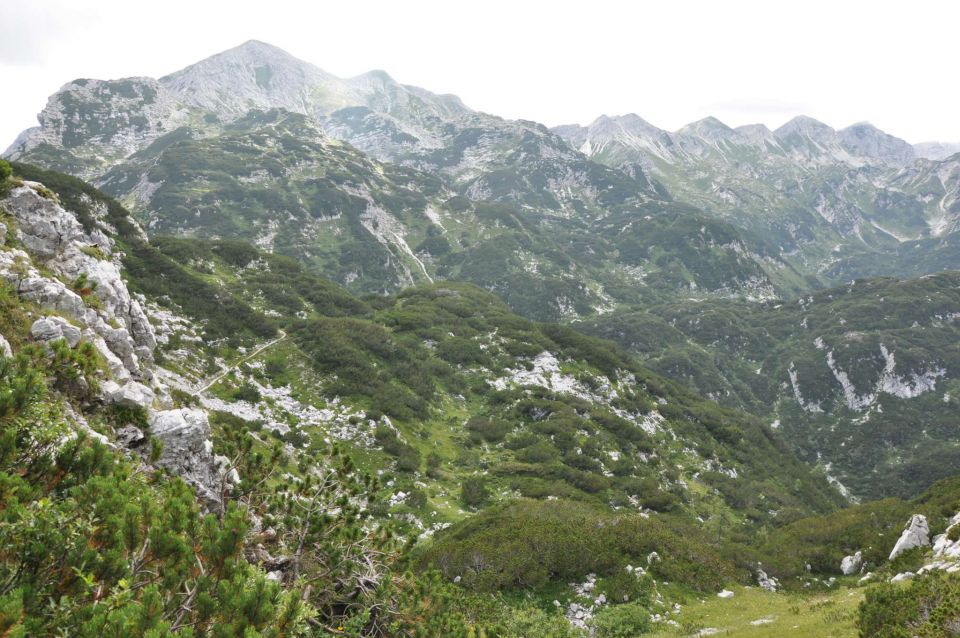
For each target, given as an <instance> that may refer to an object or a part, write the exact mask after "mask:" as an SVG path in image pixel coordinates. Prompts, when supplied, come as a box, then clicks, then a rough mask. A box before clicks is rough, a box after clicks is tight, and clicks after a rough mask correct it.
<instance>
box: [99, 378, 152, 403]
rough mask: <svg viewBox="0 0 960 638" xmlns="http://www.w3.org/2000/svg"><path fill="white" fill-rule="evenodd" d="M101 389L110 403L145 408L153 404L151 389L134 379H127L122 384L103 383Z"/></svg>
mask: <svg viewBox="0 0 960 638" xmlns="http://www.w3.org/2000/svg"><path fill="white" fill-rule="evenodd" d="M103 390H104V392H105V393H107V395H106V399H107V400H108V401H109V402H110V403H116V404H117V405H122V406H127V407H131V408H143V409H145V410H149V409H150V407H151V406H152V405H153V390H151V389H150V388H148V387H147V386H145V385H143V384H142V383H138V382H136V381H128V382H127V383H124V384H123V385H117V384H115V383H111V384H109V385H108V384H104V386H103Z"/></svg>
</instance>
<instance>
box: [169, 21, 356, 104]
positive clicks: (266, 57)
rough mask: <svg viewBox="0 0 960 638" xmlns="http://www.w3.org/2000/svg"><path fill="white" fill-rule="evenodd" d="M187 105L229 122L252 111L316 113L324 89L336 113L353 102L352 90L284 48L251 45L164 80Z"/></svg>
mask: <svg viewBox="0 0 960 638" xmlns="http://www.w3.org/2000/svg"><path fill="white" fill-rule="evenodd" d="M160 83H161V84H163V85H164V86H165V87H166V88H168V89H169V90H170V91H171V92H173V93H175V94H177V95H178V96H179V97H180V98H181V99H182V100H183V101H184V102H186V103H188V104H190V105H192V106H196V107H199V108H202V109H204V110H207V111H212V112H214V113H217V114H218V115H220V116H222V117H225V118H227V119H230V118H233V117H236V116H239V115H242V114H243V113H246V112H247V111H249V110H250V109H254V108H256V109H270V108H284V109H287V110H289V111H294V112H299V113H310V112H311V111H313V108H314V104H313V103H314V102H315V100H314V99H313V94H314V92H315V89H316V88H317V87H320V86H324V87H329V89H328V91H327V93H328V94H329V95H330V97H331V98H332V101H333V104H332V106H335V107H336V108H339V107H341V106H346V105H347V104H349V103H350V102H351V100H350V99H349V98H348V96H349V94H350V89H349V87H348V86H347V85H346V84H345V83H344V82H343V81H342V80H338V79H337V78H335V77H334V76H332V75H330V74H329V73H327V72H326V71H324V70H322V69H320V68H318V67H316V66H314V65H312V64H310V63H308V62H304V61H303V60H300V59H298V58H295V57H294V56H292V55H290V54H289V53H287V52H286V51H284V50H283V49H279V48H277V47H274V46H271V45H269V44H265V43H263V42H258V41H256V40H250V41H249V42H245V43H244V44H241V45H240V46H238V47H234V48H232V49H228V50H227V51H224V52H222V53H218V54H216V55H212V56H210V57H209V58H206V59H204V60H201V61H200V62H197V63H196V64H192V65H190V66H188V67H186V68H185V69H182V70H180V71H177V72H175V73H172V74H170V75H168V76H166V77H163V78H161V79H160Z"/></svg>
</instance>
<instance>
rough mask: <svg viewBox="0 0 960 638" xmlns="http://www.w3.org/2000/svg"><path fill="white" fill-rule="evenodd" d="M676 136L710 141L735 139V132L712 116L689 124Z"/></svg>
mask: <svg viewBox="0 0 960 638" xmlns="http://www.w3.org/2000/svg"><path fill="white" fill-rule="evenodd" d="M677 135H685V136H696V137H701V138H703V139H706V140H710V141H717V140H721V139H726V138H729V137H735V136H736V131H734V130H733V129H732V128H730V127H729V126H727V125H726V124H724V123H723V122H721V121H720V120H718V119H717V118H715V117H713V116H708V117H705V118H703V119H701V120H697V121H696V122H691V123H690V124H687V125H686V126H684V127H683V128H681V129H680V130H678V131H677Z"/></svg>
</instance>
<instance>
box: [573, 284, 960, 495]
mask: <svg viewBox="0 0 960 638" xmlns="http://www.w3.org/2000/svg"><path fill="white" fill-rule="evenodd" d="M958 307H960V275H958V274H957V273H956V272H946V273H942V274H938V275H928V276H925V277H922V278H919V279H914V280H900V279H891V278H885V279H872V280H862V281H857V282H855V283H853V284H850V285H847V286H843V287H840V288H835V289H830V290H826V291H822V292H818V293H815V294H813V295H810V296H805V297H802V298H800V299H798V300H795V301H792V302H786V301H776V302H767V303H764V304H743V303H737V302H706V303H701V304H680V303H673V304H664V305H658V306H653V307H650V308H647V309H644V310H642V311H637V312H633V313H624V314H614V315H609V316H606V317H603V318H602V319H598V320H595V321H589V322H585V323H583V324H578V326H579V327H581V329H583V330H585V331H586V332H589V333H591V334H597V335H603V336H605V337H608V338H612V339H615V340H617V341H618V342H620V343H621V344H623V345H624V346H626V347H628V348H631V349H633V350H634V351H635V352H638V353H643V355H644V358H645V360H646V363H647V365H650V366H651V367H653V368H654V369H656V370H658V371H659V372H660V373H661V374H664V375H667V376H668V377H670V378H673V379H675V380H678V381H686V382H687V383H688V384H689V385H690V386H691V387H694V388H696V389H697V390H699V391H700V392H702V393H704V394H706V395H708V396H710V397H713V398H714V399H715V400H717V401H719V402H720V403H723V404H726V405H731V406H737V407H741V408H745V409H747V410H750V411H752V412H754V413H755V414H761V415H765V416H766V417H767V419H768V422H770V423H773V424H775V427H777V428H778V432H780V433H781V434H782V435H783V436H784V437H785V438H786V439H787V440H788V441H790V442H791V443H792V444H793V445H794V446H795V448H796V449H797V450H799V451H800V452H801V455H802V456H803V457H804V458H806V459H808V460H810V461H813V462H818V463H822V464H823V465H825V466H826V467H828V468H829V472H830V473H831V474H832V475H834V476H836V477H837V478H839V479H840V481H841V482H842V483H843V484H844V485H846V486H847V487H848V488H849V489H850V490H851V491H852V492H853V493H854V494H855V495H859V496H862V497H881V496H888V495H894V494H895V495H901V496H910V495H913V494H916V493H917V492H919V491H920V490H922V489H924V488H925V487H927V486H928V485H930V484H931V483H932V482H933V481H934V480H936V479H938V478H942V477H944V476H949V475H950V474H951V473H952V468H953V467H954V465H955V462H956V458H957V456H956V455H957V453H958V452H957V447H956V446H957V438H956V434H955V432H956V423H957V421H956V397H957V392H958V390H960V388H958V387H957V383H958V381H957V379H958V374H960V368H958V366H960V360H958V359H957V351H956V347H955V345H954V344H955V343H956V341H957V338H958V333H957V322H956V319H957V308H958Z"/></svg>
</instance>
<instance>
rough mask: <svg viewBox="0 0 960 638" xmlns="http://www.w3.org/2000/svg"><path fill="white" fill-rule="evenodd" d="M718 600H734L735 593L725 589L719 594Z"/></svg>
mask: <svg viewBox="0 0 960 638" xmlns="http://www.w3.org/2000/svg"><path fill="white" fill-rule="evenodd" d="M717 598H733V592H732V591H730V590H729V589H724V590H723V591H721V592H719V593H718V594H717Z"/></svg>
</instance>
